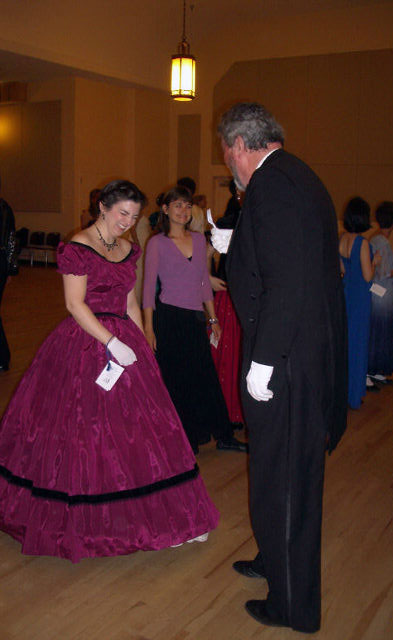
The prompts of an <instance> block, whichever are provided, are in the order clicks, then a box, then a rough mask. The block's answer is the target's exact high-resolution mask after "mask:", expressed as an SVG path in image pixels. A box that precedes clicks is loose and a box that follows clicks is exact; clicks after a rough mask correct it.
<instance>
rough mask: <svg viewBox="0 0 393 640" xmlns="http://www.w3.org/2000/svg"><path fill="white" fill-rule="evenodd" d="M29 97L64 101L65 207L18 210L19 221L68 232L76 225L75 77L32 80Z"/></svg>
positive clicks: (22, 224)
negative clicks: (74, 220)
mask: <svg viewBox="0 0 393 640" xmlns="http://www.w3.org/2000/svg"><path fill="white" fill-rule="evenodd" d="M28 100H29V101H30V102H42V101H48V100H60V101H61V210H60V211H57V212H51V213H48V212H45V211H43V212H38V213H37V212H34V213H31V212H23V213H21V212H18V211H15V218H16V225H17V227H27V228H29V229H31V230H32V231H34V230H40V231H41V230H42V231H59V232H60V233H61V234H62V235H64V234H65V233H67V232H68V231H69V230H70V228H72V225H73V212H74V134H73V131H74V112H75V109H74V80H73V79H72V78H61V79H60V78H58V79H55V80H50V81H47V82H35V83H29V85H28ZM42 160H43V159H42V158H41V161H42ZM10 204H12V203H10Z"/></svg>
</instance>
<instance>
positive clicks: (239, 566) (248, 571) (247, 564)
mask: <svg viewBox="0 0 393 640" xmlns="http://www.w3.org/2000/svg"><path fill="white" fill-rule="evenodd" d="M252 565H253V561H252V560H237V561H236V562H234V563H233V565H232V568H233V569H235V571H237V572H238V573H240V574H241V575H242V576H246V578H264V577H265V576H264V575H263V574H262V573H258V571H255V569H254V568H253V566H252Z"/></svg>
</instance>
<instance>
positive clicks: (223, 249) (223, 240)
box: [211, 227, 233, 253]
mask: <svg viewBox="0 0 393 640" xmlns="http://www.w3.org/2000/svg"><path fill="white" fill-rule="evenodd" d="M232 233H233V229H217V227H213V229H212V230H211V243H212V245H213V247H214V248H215V250H216V251H218V252H219V253H227V251H228V247H229V243H230V241H231V237H232Z"/></svg>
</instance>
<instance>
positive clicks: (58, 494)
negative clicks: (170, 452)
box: [0, 463, 199, 506]
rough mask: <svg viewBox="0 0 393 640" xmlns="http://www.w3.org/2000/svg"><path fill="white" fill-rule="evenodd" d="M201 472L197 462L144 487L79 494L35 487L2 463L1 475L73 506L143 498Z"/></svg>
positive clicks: (39, 495) (14, 482) (34, 494)
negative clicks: (188, 468)
mask: <svg viewBox="0 0 393 640" xmlns="http://www.w3.org/2000/svg"><path fill="white" fill-rule="evenodd" d="M198 474H199V467H198V465H197V464H196V463H195V466H194V468H193V469H190V470H189V471H184V472H183V473H179V474H177V475H176V476H172V477H170V478H165V480H159V481H158V482H153V483H152V484H147V485H144V486H143V487H136V488H135V489H125V490H123V491H115V492H112V493H99V494H93V495H91V494H79V495H69V494H68V493H65V492H64V491H54V490H53V489H42V488H40V487H35V486H34V484H33V482H32V481H31V480H27V479H26V478H21V477H20V476H15V475H14V474H13V473H11V471H9V470H8V469H7V468H6V467H3V466H2V465H0V475H2V476H3V477H4V478H5V479H6V480H7V481H8V482H9V483H10V484H15V485H17V486H18V487H25V488H26V489H29V490H31V494H32V495H33V496H34V497H37V498H46V499H48V500H60V501H61V502H66V503H67V504H68V505H70V506H73V505H77V504H102V503H104V502H113V501H114V500H127V499H129V498H141V497H142V496H147V495H149V494H151V493H155V492H156V491H162V490H163V489H168V488H170V487H175V486H176V485H179V484H182V483H183V482H188V481H189V480H192V479H193V478H196V477H197V476H198Z"/></svg>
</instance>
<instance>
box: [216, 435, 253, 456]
mask: <svg viewBox="0 0 393 640" xmlns="http://www.w3.org/2000/svg"><path fill="white" fill-rule="evenodd" d="M216 449H219V450H220V451H243V452H244V453H248V444H247V443H246V442H240V440H236V438H233V437H232V438H228V439H227V440H217V443H216Z"/></svg>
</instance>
